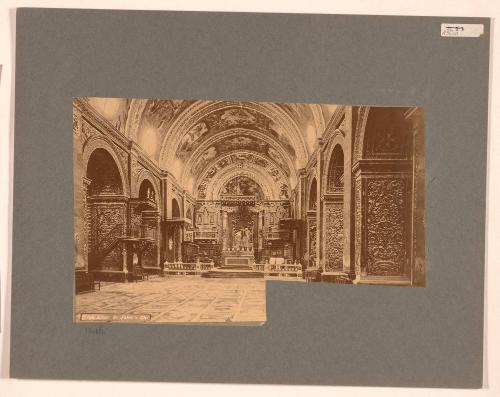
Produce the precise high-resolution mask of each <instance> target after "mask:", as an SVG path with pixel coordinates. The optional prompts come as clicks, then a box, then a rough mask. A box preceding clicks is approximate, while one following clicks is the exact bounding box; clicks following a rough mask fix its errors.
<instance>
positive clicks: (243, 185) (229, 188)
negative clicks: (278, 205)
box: [219, 176, 264, 200]
mask: <svg viewBox="0 0 500 397" xmlns="http://www.w3.org/2000/svg"><path fill="white" fill-rule="evenodd" d="M224 194H230V195H236V196H255V197H256V198H257V199H258V200H263V199H264V192H263V191H262V187H261V186H260V185H259V184H258V183H257V182H255V181H254V180H253V179H251V178H249V177H247V176H237V177H236V178H233V179H231V180H229V181H227V182H226V183H225V184H224V186H223V187H222V189H221V191H220V192H219V196H221V195H224Z"/></svg>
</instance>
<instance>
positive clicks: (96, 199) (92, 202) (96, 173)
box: [86, 148, 126, 271]
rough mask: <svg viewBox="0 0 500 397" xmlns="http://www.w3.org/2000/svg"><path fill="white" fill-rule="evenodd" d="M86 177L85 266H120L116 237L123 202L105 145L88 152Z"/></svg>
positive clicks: (120, 228)
mask: <svg viewBox="0 0 500 397" xmlns="http://www.w3.org/2000/svg"><path fill="white" fill-rule="evenodd" d="M86 178H87V181H88V184H89V186H88V189H87V199H86V205H87V210H86V219H87V224H88V225H89V227H88V230H89V236H88V242H89V249H88V263H89V270H90V271H96V270H102V269H103V268H104V267H106V268H109V269H112V270H121V267H122V257H121V249H120V246H119V244H118V240H119V238H120V237H121V236H123V235H124V233H125V230H126V225H125V219H126V203H125V199H124V196H123V191H124V189H123V184H122V178H121V174H120V171H119V168H118V165H117V164H116V162H115V159H114V158H113V156H112V155H111V154H110V153H109V152H108V151H107V150H106V149H104V148H97V149H95V150H94V151H93V152H92V153H91V154H90V156H89V159H88V162H87V169H86ZM104 258H106V261H105V262H104Z"/></svg>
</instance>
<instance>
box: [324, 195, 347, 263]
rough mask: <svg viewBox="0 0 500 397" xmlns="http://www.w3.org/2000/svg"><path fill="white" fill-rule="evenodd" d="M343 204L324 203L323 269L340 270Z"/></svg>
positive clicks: (342, 254)
mask: <svg viewBox="0 0 500 397" xmlns="http://www.w3.org/2000/svg"><path fill="white" fill-rule="evenodd" d="M343 232H344V204H343V203H342V202H340V203H325V242H324V244H325V259H326V260H325V268H326V269H325V270H328V271H342V268H343V257H344V249H343V240H344V236H343V235H344V233H343Z"/></svg>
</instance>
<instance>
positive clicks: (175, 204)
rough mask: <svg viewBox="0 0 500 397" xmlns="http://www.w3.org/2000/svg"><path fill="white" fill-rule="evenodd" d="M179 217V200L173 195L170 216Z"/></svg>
mask: <svg viewBox="0 0 500 397" xmlns="http://www.w3.org/2000/svg"><path fill="white" fill-rule="evenodd" d="M180 217H181V208H180V206H179V202H178V201H177V199H176V198H175V197H174V198H172V218H180Z"/></svg>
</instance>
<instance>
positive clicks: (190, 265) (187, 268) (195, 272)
mask: <svg viewBox="0 0 500 397" xmlns="http://www.w3.org/2000/svg"><path fill="white" fill-rule="evenodd" d="M214 269H215V265H214V264H213V263H203V262H165V267H164V268H163V273H164V274H171V275H176V274H178V275H186V276H188V275H190V276H199V275H201V274H202V273H205V272H209V271H211V270H214Z"/></svg>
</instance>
